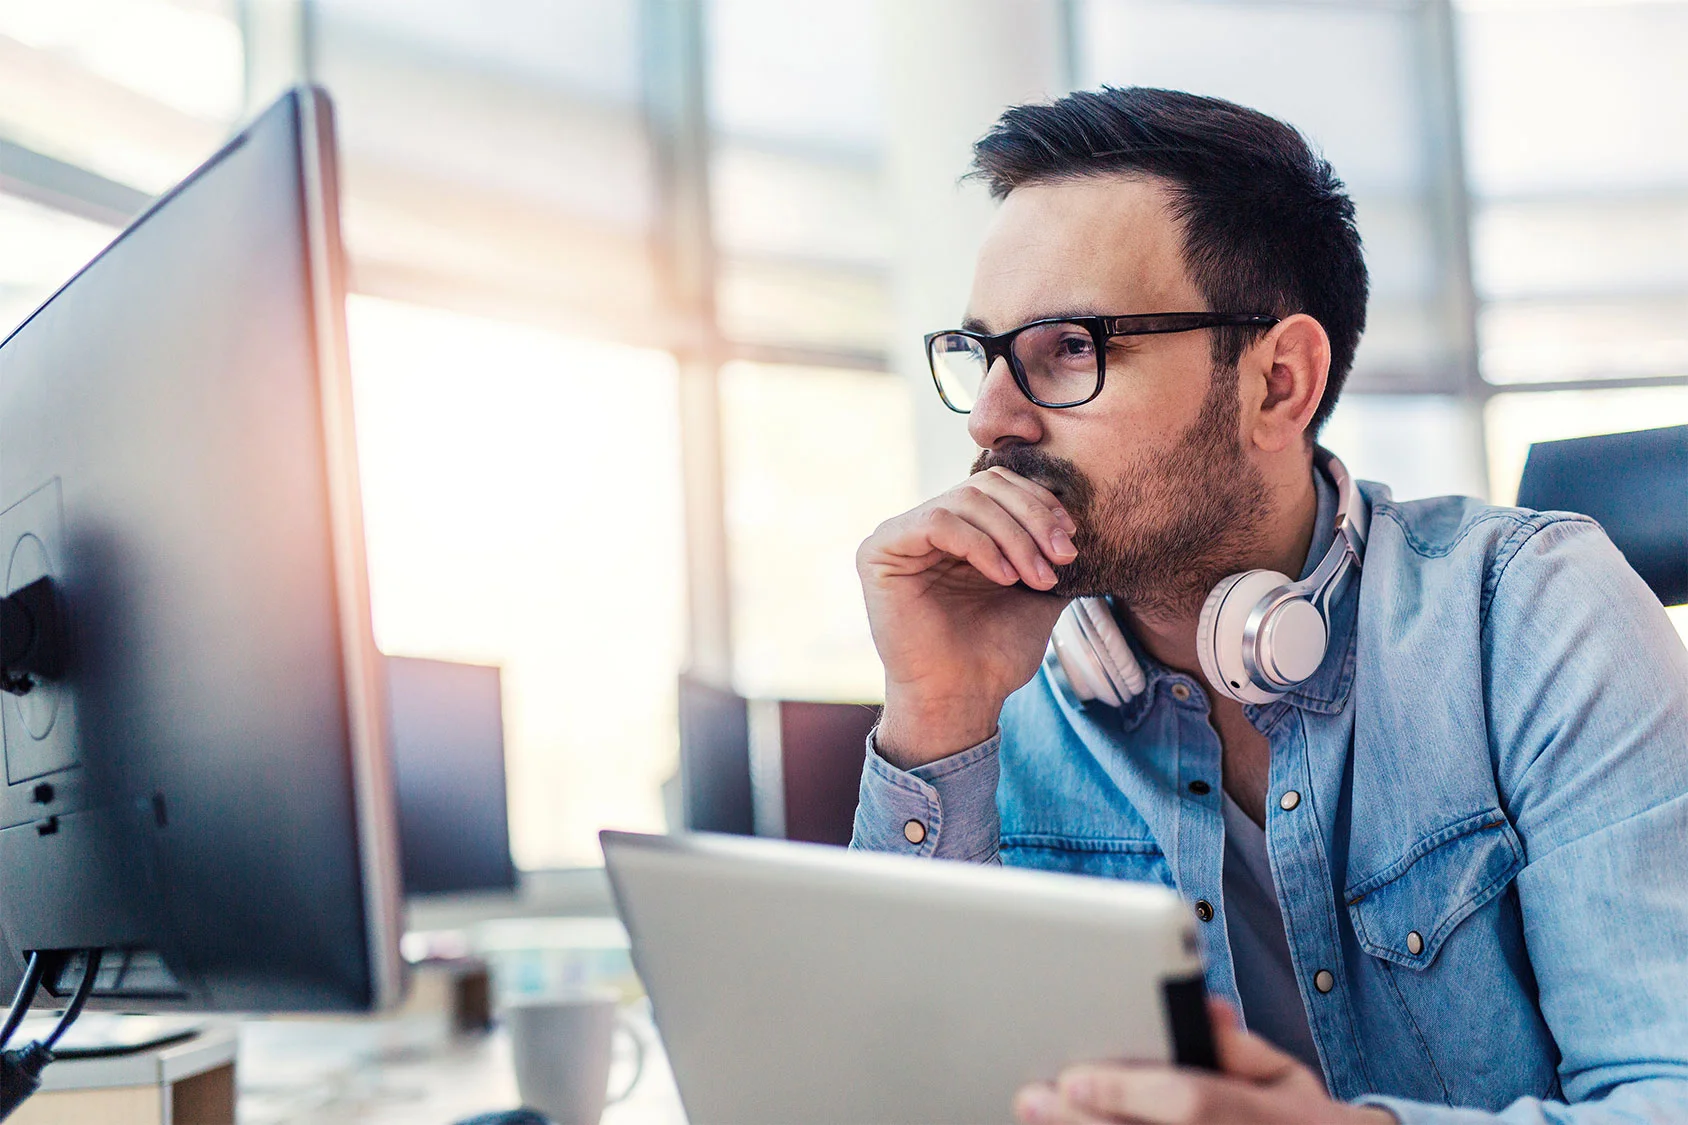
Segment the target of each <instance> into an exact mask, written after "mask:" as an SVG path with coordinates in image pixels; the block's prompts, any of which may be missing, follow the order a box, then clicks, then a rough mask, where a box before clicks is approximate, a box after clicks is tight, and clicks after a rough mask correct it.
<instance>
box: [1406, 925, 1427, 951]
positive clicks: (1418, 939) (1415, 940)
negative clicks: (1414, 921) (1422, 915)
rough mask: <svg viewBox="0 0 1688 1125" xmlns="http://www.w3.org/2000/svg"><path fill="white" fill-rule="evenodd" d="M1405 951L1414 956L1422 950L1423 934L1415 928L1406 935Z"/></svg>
mask: <svg viewBox="0 0 1688 1125" xmlns="http://www.w3.org/2000/svg"><path fill="white" fill-rule="evenodd" d="M1407 952H1408V953H1411V954H1412V955H1413V956H1414V957H1417V956H1418V955H1419V954H1420V953H1423V952H1424V935H1423V934H1421V933H1419V932H1418V931H1417V930H1414V931H1413V932H1412V933H1410V934H1408V935H1407Z"/></svg>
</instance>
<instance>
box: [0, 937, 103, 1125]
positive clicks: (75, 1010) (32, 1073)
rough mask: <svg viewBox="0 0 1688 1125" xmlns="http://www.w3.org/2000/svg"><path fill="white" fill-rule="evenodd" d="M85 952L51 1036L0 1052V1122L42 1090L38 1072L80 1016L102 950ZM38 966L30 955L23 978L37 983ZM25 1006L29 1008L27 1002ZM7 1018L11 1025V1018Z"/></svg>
mask: <svg viewBox="0 0 1688 1125" xmlns="http://www.w3.org/2000/svg"><path fill="white" fill-rule="evenodd" d="M85 952H86V954H87V958H88V961H87V963H86V964H85V965H84V966H83V969H82V979H81V981H79V982H78V983H77V985H76V994H75V995H74V996H72V997H71V998H70V1005H69V1006H68V1007H66V1008H65V1010H64V1015H62V1016H60V1017H59V1022H58V1023H57V1024H56V1025H55V1026H54V1028H53V1033H52V1034H51V1035H49V1036H47V1038H46V1039H45V1040H37V1041H36V1042H33V1043H30V1044H28V1045H26V1046H23V1047H17V1048H14V1049H13V1050H10V1051H0V1121H4V1120H5V1119H6V1118H8V1117H10V1116H11V1115H12V1112H13V1111H14V1110H16V1109H17V1108H18V1106H20V1105H22V1104H23V1103H24V1102H25V1101H27V1100H28V1099H29V1096H30V1095H31V1094H33V1093H35V1091H36V1090H39V1089H40V1088H41V1072H42V1071H43V1070H46V1069H47V1064H48V1063H50V1062H52V1061H53V1044H55V1043H57V1042H58V1041H59V1037H60V1036H62V1035H63V1034H64V1033H65V1032H66V1031H68V1030H69V1029H70V1025H71V1024H73V1023H75V1022H76V1017H77V1016H79V1015H81V1014H82V1006H83V1005H84V1004H86V1003H87V1002H88V997H89V995H90V994H91V993H92V992H93V991H94V979H95V978H96V977H97V976H99V973H100V955H101V951H100V950H98V949H89V950H86V951H85ZM40 964H41V962H40V960H39V955H38V954H31V955H30V962H29V968H28V969H25V970H24V973H25V977H26V979H27V977H28V976H29V974H30V973H31V972H32V971H33V972H34V973H35V977H36V983H40V972H39V966H40ZM28 995H33V993H30V994H28ZM24 1006H25V1007H27V1006H28V1004H27V1000H26V1002H25V1005H24ZM14 1007H16V1005H14ZM7 1018H8V1022H10V1017H9V1016H8V1017H7Z"/></svg>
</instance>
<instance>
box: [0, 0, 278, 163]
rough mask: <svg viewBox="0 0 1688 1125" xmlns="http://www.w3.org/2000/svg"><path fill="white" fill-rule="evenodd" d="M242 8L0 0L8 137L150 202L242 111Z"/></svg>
mask: <svg viewBox="0 0 1688 1125" xmlns="http://www.w3.org/2000/svg"><path fill="white" fill-rule="evenodd" d="M236 14H237V13H236V7H235V2H234V0H50V2H43V0H0V135H4V136H6V137H7V138H9V139H11V140H14V141H16V142H18V143H19V144H22V145H25V146H26V147H29V148H33V149H35V150H37V151H39V152H42V153H45V154H47V155H49V156H53V157H56V158H58V159H60V160H64V161H67V162H69V163H73V164H78V165H80V166H82V167H85V168H88V169H90V170H92V171H95V172H99V173H100V174H102V175H104V176H107V177H109V178H111V179H114V180H118V181H120V182H122V183H126V184H129V185H131V186H133V187H137V188H140V189H141V190H143V191H146V192H149V193H156V192H158V191H162V190H163V189H164V188H166V187H168V186H170V184H172V183H174V182H175V181H176V180H178V179H180V178H181V177H182V176H184V175H186V174H187V173H188V172H190V171H192V170H193V168H194V167H195V166H196V165H197V164H198V163H199V162H200V161H202V160H204V159H205V158H206V157H207V156H209V155H210V154H211V153H212V152H214V151H216V149H217V147H218V146H219V145H221V144H222V142H223V140H224V139H225V138H226V137H227V136H228V133H229V131H230V129H231V127H232V126H233V125H234V123H235V121H236V120H237V119H238V118H239V116H240V114H241V112H242V98H243V96H244V81H245V65H244V51H243V47H242V42H241V35H240V28H239V24H238V21H237V18H236Z"/></svg>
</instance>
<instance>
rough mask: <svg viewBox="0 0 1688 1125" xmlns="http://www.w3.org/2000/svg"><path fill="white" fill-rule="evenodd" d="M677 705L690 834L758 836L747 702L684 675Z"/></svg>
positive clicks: (682, 792) (682, 793)
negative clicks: (723, 833)
mask: <svg viewBox="0 0 1688 1125" xmlns="http://www.w3.org/2000/svg"><path fill="white" fill-rule="evenodd" d="M679 702H680V801H681V805H682V808H683V812H684V816H685V827H686V830H687V831H690V832H731V833H735V834H737V835H740V836H752V835H755V833H756V815H755V804H754V798H753V796H752V792H751V784H750V704H749V701H748V700H746V699H745V698H744V697H743V696H742V695H739V694H738V693H737V692H734V691H733V690H732V689H730V688H724V687H720V686H717V685H715V684H712V683H709V682H708V681H706V680H704V679H702V678H700V677H698V676H695V675H691V674H686V673H682V674H681V676H680V701H679Z"/></svg>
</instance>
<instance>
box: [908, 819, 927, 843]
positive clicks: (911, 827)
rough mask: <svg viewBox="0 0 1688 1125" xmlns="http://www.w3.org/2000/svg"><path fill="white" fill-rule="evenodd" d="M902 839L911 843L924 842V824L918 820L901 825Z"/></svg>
mask: <svg viewBox="0 0 1688 1125" xmlns="http://www.w3.org/2000/svg"><path fill="white" fill-rule="evenodd" d="M903 839H905V840H907V841H908V842H909V843H911V844H924V843H925V842H926V826H925V825H924V824H922V823H920V822H919V821H918V820H911V821H909V822H908V823H907V824H905V825H903Z"/></svg>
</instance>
